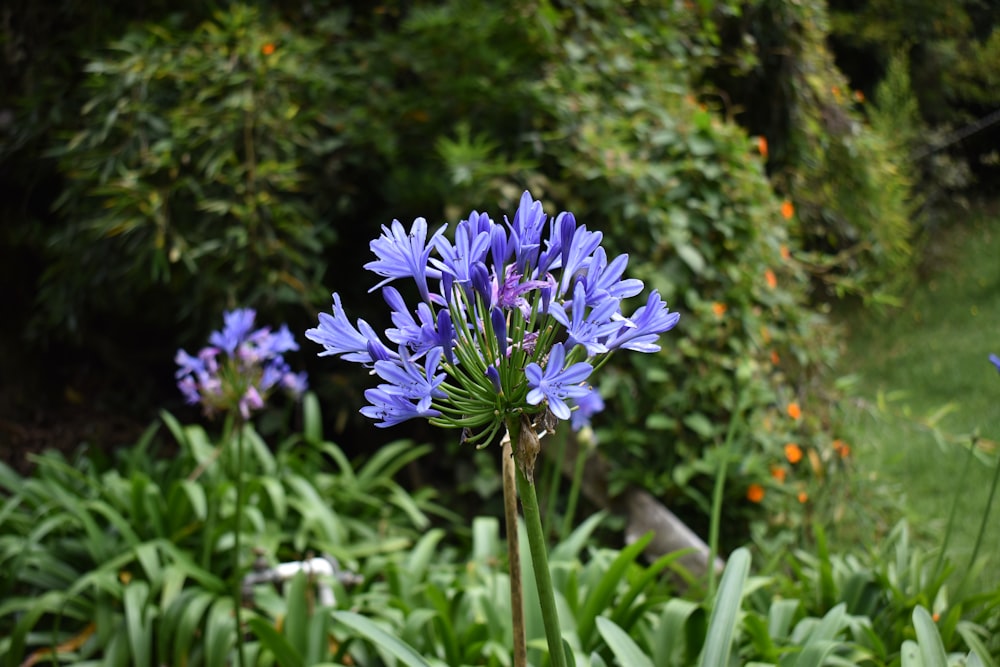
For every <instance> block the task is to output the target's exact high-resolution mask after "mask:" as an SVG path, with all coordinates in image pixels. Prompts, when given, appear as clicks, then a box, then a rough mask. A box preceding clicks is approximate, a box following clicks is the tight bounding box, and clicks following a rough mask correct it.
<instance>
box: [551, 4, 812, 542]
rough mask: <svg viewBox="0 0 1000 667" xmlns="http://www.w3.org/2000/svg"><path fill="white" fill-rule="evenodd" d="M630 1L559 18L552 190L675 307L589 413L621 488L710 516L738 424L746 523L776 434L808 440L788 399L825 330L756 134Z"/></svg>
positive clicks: (617, 366)
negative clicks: (693, 85) (699, 81)
mask: <svg viewBox="0 0 1000 667" xmlns="http://www.w3.org/2000/svg"><path fill="white" fill-rule="evenodd" d="M633 9H634V10H635V12H636V14H637V15H636V16H629V15H625V14H624V12H619V11H617V10H614V9H611V10H607V11H606V14H608V15H607V16H605V15H604V14H600V13H595V15H594V16H592V17H590V18H589V20H588V19H587V18H586V17H582V18H578V19H577V20H567V22H566V24H565V25H563V26H562V27H561V30H562V31H564V32H565V33H566V34H567V39H566V40H565V44H566V54H565V57H564V59H563V63H564V64H563V65H562V66H560V67H556V68H553V70H552V72H551V73H550V75H549V77H548V78H547V79H546V80H545V81H544V82H543V83H542V84H541V86H542V89H543V91H544V94H543V97H547V98H549V99H551V100H553V102H552V104H551V105H550V112H551V117H550V118H549V119H547V120H548V123H549V125H548V126H547V127H545V128H544V129H545V132H546V136H548V137H549V139H548V142H547V143H546V149H547V152H548V154H549V156H548V157H547V158H546V162H548V163H552V164H553V169H552V173H553V174H558V178H553V179H552V181H551V184H550V186H549V189H550V190H551V193H552V195H551V196H552V197H554V198H556V199H557V200H560V201H561V202H563V201H564V202H565V203H566V204H565V206H566V208H568V209H570V210H574V211H576V212H577V216H578V218H580V219H581V221H583V222H586V223H587V224H588V225H592V226H593V227H596V228H599V229H602V230H604V232H605V234H606V237H607V239H608V241H609V245H610V246H611V247H613V248H614V249H615V250H616V251H617V252H627V253H629V254H630V256H631V260H630V266H629V273H630V275H632V276H634V277H637V278H641V279H643V280H645V281H646V282H647V285H648V286H649V287H651V288H656V289H659V290H660V293H661V294H663V295H664V298H665V300H667V302H668V303H670V305H671V308H673V309H676V310H678V311H679V312H680V313H681V321H680V323H679V325H678V327H677V328H676V330H675V331H674V332H673V338H672V339H671V340H670V341H667V342H666V344H665V346H664V350H663V351H662V352H661V353H659V354H657V355H655V356H654V357H652V358H648V359H647V358H644V359H642V360H641V361H637V360H633V361H631V362H628V361H623V362H621V363H615V362H614V361H613V362H612V363H611V364H610V365H609V367H608V368H607V371H608V372H606V373H604V374H603V375H604V377H603V379H602V385H601V389H602V393H603V394H604V395H605V398H610V399H611V400H610V401H609V404H610V405H614V406H615V408H614V409H613V410H609V411H608V414H607V415H604V416H603V417H602V418H599V419H598V420H597V421H596V423H597V424H598V426H599V427H600V429H599V434H600V437H601V439H602V441H603V442H605V443H606V444H607V445H608V455H609V456H610V457H611V458H612V459H613V460H614V462H615V463H616V464H617V471H616V484H618V485H621V484H624V483H636V484H639V485H641V486H644V487H646V488H648V489H650V490H651V491H653V492H654V493H655V494H657V495H659V496H661V497H662V498H664V499H665V500H667V501H668V504H669V505H670V506H671V507H672V508H674V509H675V511H680V512H681V513H682V514H684V515H685V516H687V517H689V518H690V519H691V520H692V521H693V523H694V524H695V525H696V526H698V527H700V528H704V527H705V526H706V525H707V521H706V520H705V517H707V514H708V506H709V501H708V495H709V493H708V490H709V489H710V488H711V485H712V483H713V479H714V476H715V473H716V471H717V470H718V466H719V464H720V462H721V459H722V453H721V448H722V443H723V441H724V440H725V437H726V433H727V429H728V425H729V423H730V421H731V420H735V421H736V422H737V423H738V424H739V431H738V433H737V434H736V435H737V437H736V443H737V448H736V449H735V450H734V451H736V452H738V457H739V460H740V464H739V465H738V466H736V467H735V469H734V470H735V472H731V474H733V475H734V477H733V478H731V479H732V482H731V484H730V485H729V488H728V489H727V491H728V493H729V495H728V496H727V502H726V507H727V520H728V527H729V529H730V532H731V533H732V534H739V533H741V532H742V531H743V530H745V526H743V524H742V523H741V518H745V517H748V516H752V515H754V514H756V513H757V512H758V511H759V509H758V508H756V507H754V506H752V505H751V504H750V503H747V502H746V500H745V497H744V496H745V494H746V490H747V488H748V486H749V484H751V483H753V482H761V481H763V480H766V479H768V478H769V472H768V470H769V467H770V465H771V464H773V463H775V462H777V461H781V460H783V458H784V457H783V450H782V448H783V446H784V444H785V443H787V442H789V441H796V442H800V443H802V444H803V445H806V444H808V442H811V439H812V438H813V437H814V436H813V426H814V425H815V423H816V422H815V421H814V420H813V418H812V417H810V418H807V419H798V420H797V419H793V418H790V417H789V416H788V415H787V413H786V408H787V406H788V404H790V403H802V404H804V406H805V408H806V414H807V415H808V414H809V410H810V409H811V407H812V406H811V405H810V404H808V403H807V402H806V398H807V396H808V395H809V392H810V390H811V389H812V388H813V387H811V386H810V385H811V382H812V381H813V380H814V379H815V378H816V377H818V375H819V373H820V370H821V368H822V364H823V363H824V362H825V361H827V360H828V358H827V356H825V355H827V354H829V352H830V348H829V347H826V346H827V345H828V342H829V341H827V340H826V339H825V337H826V336H827V335H828V329H827V325H826V324H825V323H824V321H823V319H822V317H821V316H818V315H816V314H814V313H812V312H810V310H809V307H808V305H807V300H806V286H807V278H806V274H805V272H804V271H803V269H802V267H801V265H800V263H799V262H798V261H797V259H796V256H797V250H796V239H794V238H792V237H790V236H789V234H788V232H787V229H786V225H785V222H784V221H783V219H782V217H781V214H780V206H779V202H778V201H777V199H776V197H775V196H774V193H773V191H772V190H771V188H770V186H769V184H768V181H767V178H766V176H765V175H764V172H763V169H762V166H761V163H760V161H759V159H758V158H757V156H756V153H755V151H754V149H753V148H752V145H751V142H750V140H749V139H748V138H747V136H746V134H745V133H744V131H743V130H741V129H740V128H739V127H737V126H736V125H734V124H732V123H728V122H725V121H723V120H720V118H719V117H718V115H717V114H716V113H713V112H712V111H711V110H709V109H707V108H705V107H703V106H701V105H699V104H698V103H697V101H696V100H695V99H694V98H693V97H692V96H691V94H690V93H689V84H688V81H687V78H686V73H685V72H684V69H683V59H682V57H683V56H679V57H677V58H676V59H675V58H674V54H673V53H671V48H672V46H671V45H673V44H674V40H675V39H677V37H678V36H677V34H676V30H677V27H676V25H675V24H672V23H670V22H669V21H665V22H659V23H658V22H656V21H654V16H653V15H652V10H650V12H651V14H650V15H646V14H644V13H643V10H641V9H638V8H633ZM619 488H620V486H619ZM613 490H614V489H613Z"/></svg>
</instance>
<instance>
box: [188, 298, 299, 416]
mask: <svg viewBox="0 0 1000 667" xmlns="http://www.w3.org/2000/svg"><path fill="white" fill-rule="evenodd" d="M255 318H256V313H255V312H254V311H253V310H251V309H249V308H242V309H238V310H234V311H231V312H227V313H224V314H223V321H224V324H225V326H224V327H223V329H222V331H215V332H212V334H211V336H209V339H208V342H209V345H208V346H207V347H204V348H202V349H201V351H200V352H198V354H197V356H191V355H190V354H188V353H187V352H185V351H184V350H178V351H177V355H176V356H175V357H174V361H175V362H176V363H177V365H178V366H179V367H180V368H179V369H178V370H177V374H176V377H177V386H178V388H180V390H181V393H183V394H184V398H185V399H186V400H187V402H188V403H190V404H192V405H193V404H197V403H201V405H202V407H203V408H204V410H205V414H207V415H209V416H211V415H214V414H215V413H216V412H218V411H223V410H232V409H238V410H239V411H240V415H242V417H243V418H244V419H248V418H249V417H250V413H251V412H252V411H253V410H259V409H261V408H263V407H264V403H265V402H266V400H267V397H268V396H269V395H270V394H271V392H273V391H274V390H275V389H277V388H281V389H284V390H286V391H287V392H288V393H290V394H292V395H293V396H294V397H296V398H297V397H299V396H301V395H302V393H303V392H304V391H305V390H306V374H305V373H293V372H292V371H291V369H290V368H289V366H288V364H287V363H286V362H285V359H284V356H283V355H284V353H285V352H289V351H292V350H297V349H299V346H298V344H297V343H296V342H295V338H294V337H293V336H292V333H291V331H289V330H288V327H287V326H286V325H282V326H281V328H280V329H279V330H278V331H277V332H272V331H271V330H270V328H268V327H263V328H260V329H257V330H254V320H255Z"/></svg>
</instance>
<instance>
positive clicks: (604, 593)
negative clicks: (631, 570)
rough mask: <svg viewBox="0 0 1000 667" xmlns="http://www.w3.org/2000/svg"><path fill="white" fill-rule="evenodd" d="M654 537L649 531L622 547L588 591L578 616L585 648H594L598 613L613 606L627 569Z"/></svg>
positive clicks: (582, 644)
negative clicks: (612, 603) (595, 624)
mask: <svg viewBox="0 0 1000 667" xmlns="http://www.w3.org/2000/svg"><path fill="white" fill-rule="evenodd" d="M652 539H653V533H652V532H649V533H646V534H645V535H643V536H642V537H640V538H639V539H638V540H636V541H635V542H633V543H632V544H630V545H628V546H627V547H625V548H624V549H622V550H621V551H620V552H619V553H618V556H617V557H616V558H615V559H614V561H612V563H611V565H610V566H609V567H608V569H607V570H606V571H605V572H604V575H603V576H602V577H601V579H600V581H598V583H597V585H596V586H595V587H594V588H593V589H591V590H590V591H588V592H587V602H586V604H585V605H584V607H583V611H582V613H581V614H580V615H579V616H578V618H577V634H578V635H579V637H580V644H581V646H582V647H583V648H584V649H587V648H592V647H593V644H594V641H595V639H596V638H594V637H592V636H591V635H592V634H593V631H594V623H595V621H596V619H597V616H598V614H600V613H601V612H603V611H604V610H605V609H607V608H608V607H610V606H611V601H612V600H613V599H614V595H615V592H616V591H617V590H618V585H619V584H620V583H621V581H622V580H623V579H624V577H625V570H626V569H627V568H628V567H629V566H630V565H632V564H633V563H634V562H635V559H636V558H637V557H638V556H639V554H641V553H642V552H643V550H644V549H645V548H646V545H648V544H649V542H650V541H651V540H652Z"/></svg>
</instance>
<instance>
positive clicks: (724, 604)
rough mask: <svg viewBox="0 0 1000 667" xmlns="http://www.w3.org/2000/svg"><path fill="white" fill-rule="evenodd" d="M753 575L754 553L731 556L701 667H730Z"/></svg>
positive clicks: (699, 662)
mask: <svg viewBox="0 0 1000 667" xmlns="http://www.w3.org/2000/svg"><path fill="white" fill-rule="evenodd" d="M749 573H750V552H749V551H747V549H746V548H743V547H741V548H739V549H737V550H736V551H734V552H733V553H732V554H731V555H730V556H729V562H728V563H727V564H726V569H725V571H724V572H723V573H722V581H721V582H720V583H719V590H718V592H717V593H716V595H715V600H714V602H713V605H712V616H711V619H710V620H709V622H708V634H707V635H706V636H705V647H704V649H703V650H702V653H701V659H700V660H699V661H698V664H699V665H700V666H701V667H722V666H723V665H728V664H729V654H730V652H731V651H732V644H733V635H734V634H735V631H736V620H737V618H738V615H739V611H740V604H741V603H742V600H743V585H744V584H745V583H746V579H747V575H748V574H749Z"/></svg>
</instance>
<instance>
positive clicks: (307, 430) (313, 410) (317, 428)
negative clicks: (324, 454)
mask: <svg viewBox="0 0 1000 667" xmlns="http://www.w3.org/2000/svg"><path fill="white" fill-rule="evenodd" d="M302 436H303V437H304V438H305V440H306V442H309V443H311V444H314V445H315V444H319V443H320V442H322V441H323V413H322V411H321V410H320V406H319V398H317V396H316V394H315V393H313V392H311V391H307V392H306V393H305V395H304V396H303V397H302Z"/></svg>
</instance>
